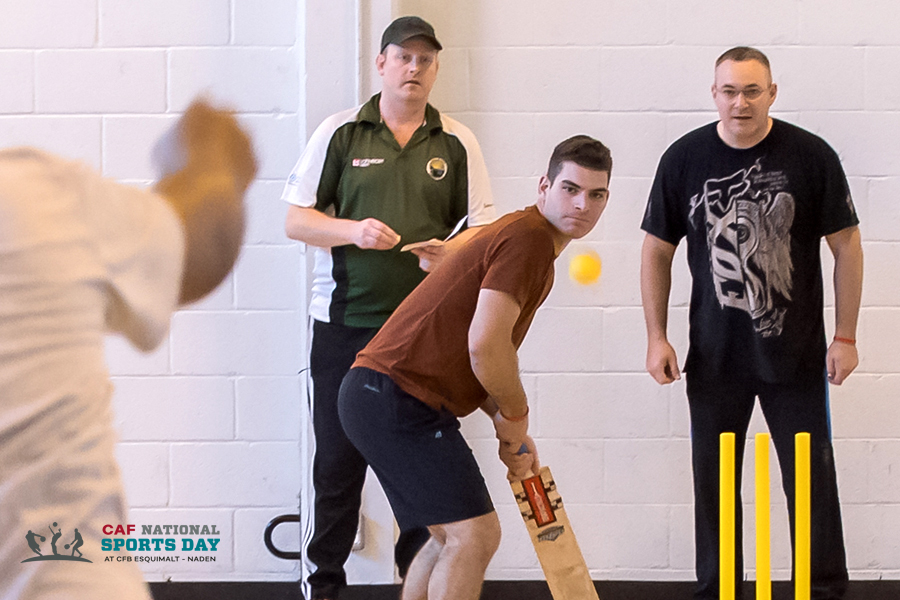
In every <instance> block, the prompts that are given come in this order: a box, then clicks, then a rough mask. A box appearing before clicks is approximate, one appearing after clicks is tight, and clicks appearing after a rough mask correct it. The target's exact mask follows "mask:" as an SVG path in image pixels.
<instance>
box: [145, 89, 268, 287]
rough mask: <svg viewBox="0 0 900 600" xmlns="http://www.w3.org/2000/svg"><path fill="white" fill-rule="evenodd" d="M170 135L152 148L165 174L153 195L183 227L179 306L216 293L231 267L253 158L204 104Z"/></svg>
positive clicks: (230, 124) (234, 129) (229, 125)
mask: <svg viewBox="0 0 900 600" xmlns="http://www.w3.org/2000/svg"><path fill="white" fill-rule="evenodd" d="M171 135H172V137H171V138H167V139H164V140H163V142H162V143H161V144H160V146H158V148H157V150H158V152H159V153H158V154H157V155H156V156H155V158H156V160H157V164H158V165H159V166H161V167H162V168H163V170H164V171H167V173H166V174H164V176H163V177H162V179H160V181H159V182H158V183H157V184H156V186H155V191H156V192H157V193H159V194H160V195H162V196H163V197H165V198H166V200H167V201H168V202H169V204H171V205H172V207H173V208H174V209H175V212H176V213H177V214H178V216H179V218H180V219H181V221H182V223H183V226H184V232H185V257H184V272H183V275H182V281H181V294H180V297H179V303H180V304H188V303H190V302H194V301H196V300H199V299H200V298H202V297H203V296H205V295H206V294H208V293H209V292H211V291H212V290H213V289H215V287H216V286H218V285H219V283H221V282H222V280H223V279H224V278H225V277H226V276H227V275H228V273H229V272H230V271H231V268H232V267H233V266H234V262H235V260H236V259H237V256H238V254H239V253H240V249H241V242H242V240H243V236H244V194H245V193H246V191H247V187H248V186H249V185H250V182H252V181H253V178H254V177H255V176H256V158H255V156H254V154H253V147H252V145H251V142H250V138H249V137H248V136H247V134H246V133H244V131H243V130H241V128H240V127H239V126H238V124H237V121H236V120H235V118H234V117H233V116H232V115H231V113H229V112H227V111H223V110H218V109H215V108H213V107H211V106H210V105H209V104H207V103H206V102H204V101H196V102H194V103H193V104H191V106H190V107H188V109H187V111H186V112H185V114H184V116H183V117H182V118H181V119H180V120H179V122H178V123H177V125H176V126H175V129H174V130H173V132H172V134H171ZM167 167H168V168H167ZM174 169H178V170H174ZM173 171H174V172H173Z"/></svg>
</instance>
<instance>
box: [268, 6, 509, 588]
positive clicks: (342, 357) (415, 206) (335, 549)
mask: <svg viewBox="0 0 900 600" xmlns="http://www.w3.org/2000/svg"><path fill="white" fill-rule="evenodd" d="M440 50H441V44H440V42H438V40H437V37H435V33H434V29H433V28H432V27H431V25H429V24H428V23H426V22H425V21H423V20H422V19H420V18H418V17H401V18H399V19H397V20H395V21H394V22H393V23H391V24H390V25H389V26H388V28H387V29H386V30H385V31H384V35H383V36H382V38H381V53H380V54H379V55H378V57H377V58H376V59H375V64H376V66H377V68H378V73H379V75H381V79H382V91H381V92H380V93H379V94H376V95H375V96H373V97H372V98H371V99H370V100H369V101H368V102H366V103H365V104H363V105H362V106H359V107H356V108H353V109H350V110H346V111H343V112H339V113H337V114H335V115H332V116H331V117H329V118H327V119H326V120H325V121H324V122H323V123H322V124H321V125H320V126H319V127H318V129H317V130H316V131H315V133H313V135H312V137H311V138H310V140H309V144H308V145H307V147H306V149H305V150H304V152H303V155H302V156H301V157H300V160H299V161H297V165H296V166H295V167H294V170H293V171H292V172H291V175H290V178H289V179H288V182H287V185H286V186H285V189H284V193H283V194H282V199H283V200H285V201H287V202H288V203H290V204H291V206H290V207H289V209H288V214H287V221H286V224H285V230H286V232H287V235H288V237H290V238H291V239H294V240H298V241H301V242H305V243H307V244H309V245H311V246H315V247H316V258H315V277H314V281H313V289H312V300H311V303H310V308H309V313H310V321H311V330H312V335H311V339H312V344H311V349H310V379H311V381H310V386H309V389H310V403H309V406H310V421H311V423H312V431H313V434H314V435H313V437H314V443H311V444H310V453H309V455H310V456H311V457H312V464H311V465H310V467H311V469H312V477H311V478H310V477H304V478H303V481H304V484H303V490H302V500H301V510H300V513H301V531H302V532H303V533H302V541H301V553H302V557H303V558H302V564H301V586H302V588H303V593H304V596H305V597H306V599H307V600H321V599H334V598H336V597H337V595H338V593H339V592H340V590H341V588H343V587H344V586H345V585H346V576H345V573H344V563H345V562H346V560H347V557H348V556H349V555H350V550H351V547H352V545H353V540H354V537H355V535H356V528H357V524H358V522H359V507H360V497H361V493H362V486H363V482H364V480H365V474H366V463H365V461H364V460H363V458H362V456H360V454H359V453H358V452H357V451H356V449H355V448H354V447H353V445H352V444H351V443H350V442H349V441H348V440H347V438H346V436H345V435H344V431H343V429H341V425H340V421H339V419H338V414H337V395H338V389H339V388H340V385H341V380H342V379H343V378H344V375H345V374H346V373H347V371H348V370H349V368H350V365H351V364H352V363H353V360H354V358H355V357H356V353H357V352H359V351H360V350H361V349H362V348H363V347H364V346H365V345H366V343H368V341H369V340H370V339H372V337H373V336H374V335H375V333H376V332H377V331H378V329H379V328H380V327H381V326H382V325H383V324H384V322H385V321H386V320H387V318H388V317H389V316H390V314H391V313H392V312H393V311H394V309H395V308H397V306H398V305H399V304H400V302H402V301H403V299H404V298H405V297H406V296H407V294H409V293H410V292H411V291H412V290H413V288H415V287H416V285H418V284H419V282H421V281H422V279H424V278H425V276H426V275H427V272H428V271H430V270H432V269H433V268H434V267H435V266H437V264H438V263H439V262H440V261H441V260H442V258H443V257H444V256H446V254H447V253H450V252H453V250H454V248H458V247H459V246H460V245H461V244H463V243H465V241H466V240H467V239H468V238H469V237H471V235H472V234H473V233H474V231H473V228H475V227H478V226H480V225H486V224H488V223H490V222H491V221H493V220H494V216H495V215H494V207H493V200H492V197H491V190H490V183H489V180H488V174H487V169H486V167H485V165H484V159H483V157H482V155H481V149H480V148H479V147H478V142H477V141H476V140H475V137H474V136H473V135H472V132H471V131H469V130H468V129H467V128H466V127H465V126H463V125H461V124H460V123H458V122H457V121H455V120H454V119H451V118H450V117H447V116H446V115H442V114H440V113H439V112H438V111H437V109H435V108H434V107H433V106H431V105H430V104H428V95H429V94H430V92H431V88H432V86H433V85H434V82H435V79H436V78H437V73H438V51H440ZM464 220H465V222H466V224H467V228H465V229H463V230H462V232H461V233H459V234H457V235H455V236H453V237H452V239H451V240H450V241H448V242H446V243H438V242H436V243H435V244H433V245H429V246H425V247H421V248H417V249H414V250H412V251H411V252H403V251H401V250H400V249H401V247H402V246H404V245H406V244H409V243H413V242H421V241H426V240H435V241H436V240H445V239H446V238H447V236H449V235H450V234H451V232H453V231H454V229H455V226H456V225H457V224H459V223H460V222H462V221H464ZM310 479H311V482H310ZM427 536H428V532H427V531H425V530H422V531H412V532H401V535H400V539H399V540H398V541H397V547H396V560H397V565H398V567H399V569H400V574H401V576H403V575H404V574H405V571H406V568H407V567H408V566H409V562H410V561H411V560H412V557H413V556H414V554H415V552H416V551H417V550H418V548H419V547H420V546H421V545H422V544H424V542H425V541H426V540H427Z"/></svg>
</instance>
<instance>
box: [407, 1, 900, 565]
mask: <svg viewBox="0 0 900 600" xmlns="http://www.w3.org/2000/svg"><path fill="white" fill-rule="evenodd" d="M395 13H396V14H398V15H399V14H419V15H421V16H423V17H425V18H426V19H428V20H429V21H431V22H432V24H433V25H434V26H435V28H436V30H437V33H438V37H439V39H440V40H441V42H442V43H443V44H444V47H445V51H444V52H443V53H442V57H441V72H440V75H439V77H438V83H437V86H436V87H435V92H434V94H433V100H434V103H435V105H436V106H438V107H439V108H442V109H444V110H446V111H448V112H451V113H452V114H454V116H456V117H457V118H459V119H460V120H461V121H463V122H464V123H466V124H468V125H469V126H470V127H472V129H473V130H474V131H475V133H476V135H477V136H478V138H479V140H480V142H481V144H482V147H483V149H484V153H485V157H486V160H487V163H488V169H489V170H490V172H491V175H492V180H493V183H494V188H495V193H496V195H497V200H498V203H499V205H500V207H501V209H502V210H504V211H508V210H513V209H516V208H520V207H522V206H525V205H527V204H530V203H532V202H533V201H534V198H535V190H536V187H537V178H538V176H539V175H540V174H542V173H543V172H544V169H545V168H546V161H547V159H548V158H549V154H550V151H551V150H552V148H553V146H554V145H555V144H556V143H557V142H559V141H560V140H562V139H564V138H565V137H567V136H569V135H573V134H575V133H588V134H591V135H594V136H596V137H598V138H599V139H601V140H603V141H604V142H606V143H607V144H608V145H609V146H610V148H611V149H612V152H613V157H614V161H615V167H614V173H613V178H612V184H611V190H612V195H611V200H610V204H609V208H608V209H607V211H606V213H605V214H604V216H603V217H602V219H601V224H600V225H599V226H598V227H597V229H596V230H595V231H594V233H593V234H592V235H591V236H590V237H589V238H588V239H586V240H584V241H582V242H580V243H576V244H573V245H572V246H571V248H570V249H569V250H567V251H566V253H565V254H564V255H563V257H561V259H560V272H561V273H562V274H561V275H560V277H558V279H557V283H556V287H555V289H554V291H553V292H552V294H551V296H550V298H549V299H548V301H547V303H546V305H545V307H544V308H542V309H541V311H540V312H539V313H538V317H537V319H536V320H535V323H534V326H533V328H532V331H531V333H530V334H529V337H528V338H527V340H526V342H525V344H524V346H523V348H522V352H521V366H522V368H523V370H524V371H525V372H526V378H527V380H528V383H529V389H530V391H531V402H532V404H533V406H534V408H533V410H534V413H533V414H534V417H535V418H534V421H533V423H534V429H535V432H536V434H537V442H538V448H539V450H540V451H541V454H542V459H543V460H544V461H545V463H546V464H549V465H552V466H553V469H554V473H555V474H556V475H557V481H558V482H559V485H560V489H561V490H562V492H563V494H564V495H565V497H566V499H567V500H568V502H569V513H570V515H571V516H572V520H573V523H574V526H575V528H576V530H577V532H578V534H579V537H580V540H581V544H582V547H583V549H584V551H585V554H586V558H587V561H588V565H589V567H590V568H591V571H592V573H593V574H594V576H595V578H600V579H602V578H613V579H682V578H683V579H690V578H692V576H693V574H692V569H693V525H692V520H693V516H692V508H691V502H692V494H691V487H690V486H691V475H690V448H689V442H688V433H689V425H688V416H687V409H686V400H685V396H684V388H683V385H681V384H677V385H674V386H671V387H665V388H663V387H660V386H657V385H656V384H655V383H654V382H653V381H652V380H651V378H650V377H649V375H647V374H645V373H644V353H645V333H644V324H643V315H642V312H641V309H640V293H639V285H638V268H639V264H640V257H639V254H640V243H641V240H642V238H643V234H642V232H641V231H640V230H639V224H640V219H641V215H642V212H643V208H644V204H645V202H646V198H647V194H648V191H649V188H650V184H651V180H652V177H653V174H654V172H655V169H656V164H657V161H658V159H659V156H660V155H661V154H662V152H663V150H664V149H665V148H666V147H667V146H668V144H669V143H671V142H672V141H674V140H675V139H677V138H678V137H679V136H681V135H682V134H683V133H685V132H687V131H688V130H690V129H692V128H694V127H696V126H699V125H701V124H703V123H706V122H709V121H711V120H713V119H714V118H715V115H716V113H715V107H714V105H713V102H712V99H711V97H710V92H709V88H710V84H711V83H712V75H713V63H714V61H715V59H716V57H717V56H718V55H719V54H720V53H721V52H723V51H724V50H726V49H727V48H729V47H731V46H734V45H738V44H748V45H756V46H759V47H760V48H762V49H763V50H764V51H766V52H767V53H768V54H769V57H770V59H771V60H772V66H773V72H774V77H775V81H776V82H777V83H778V84H779V96H778V99H777V100H776V103H775V105H774V107H773V109H774V114H775V115H776V116H778V117H780V118H784V119H787V120H789V121H793V122H795V123H798V124H799V125H801V126H803V127H806V128H808V129H810V130H812V131H814V132H816V133H819V134H820V135H822V136H823V137H825V138H826V139H827V140H828V141H829V142H830V143H831V144H832V145H833V146H834V147H835V149H836V150H837V151H838V153H839V154H840V156H841V158H842V160H843V163H844V167H845V169H846V171H847V174H848V176H849V178H850V183H851V187H852V191H853V194H854V200H855V202H856V205H857V208H858V211H859V213H860V218H861V220H862V225H861V229H862V233H863V239H864V246H865V252H866V265H865V278H866V280H865V287H864V296H863V303H864V306H863V309H862V315H861V319H860V325H859V334H858V337H859V348H860V355H861V360H862V363H861V365H860V367H859V370H858V371H857V373H856V374H854V375H853V376H852V377H851V378H850V380H849V381H848V382H847V383H846V384H845V385H843V386H842V387H839V388H836V387H832V406H833V422H834V434H835V438H836V452H837V461H838V467H839V477H840V486H841V494H842V500H843V512H844V519H845V529H846V540H847V547H848V555H849V563H850V568H851V571H852V576H853V577H854V578H877V577H884V578H897V577H900V545H898V542H897V540H898V539H900V477H898V468H900V467H898V465H900V433H898V432H900V411H898V410H897V404H896V403H897V400H898V396H900V367H898V362H897V357H898V355H900V342H898V341H897V340H898V338H900V286H898V283H897V273H898V271H897V266H896V265H897V264H898V260H900V202H898V201H897V194H898V193H900V141H898V140H900V119H898V114H900V112H898V111H900V84H898V83H897V78H896V77H895V76H894V73H895V71H896V70H897V67H898V65H900V49H898V46H897V44H898V43H900V41H898V40H900V38H898V37H897V35H896V31H897V27H898V25H900V16H898V14H897V12H896V7H895V6H894V4H893V3H891V2H887V1H878V0H864V1H862V2H846V1H840V0H829V1H827V2H812V1H808V0H791V1H780V0H778V1H776V0H754V1H752V2H741V3H739V2H725V3H722V2H712V1H709V0H690V1H687V2H683V1H675V0H648V1H646V2H637V3H636V2H624V1H619V0H601V1H594V0H568V1H566V2H546V1H542V0H491V1H490V2H482V1H478V0H462V1H461V2H456V3H434V2H428V1H425V0H400V1H399V2H397V3H396V5H395ZM585 247H592V248H594V249H595V250H596V251H597V252H599V253H600V255H601V256H602V258H603V275H602V278H601V282H600V283H599V285H597V286H593V287H585V288H582V287H578V286H577V285H575V284H573V283H572V282H570V281H569V280H568V278H567V277H566V276H565V274H564V273H565V268H566V264H567V259H568V257H569V256H571V255H572V254H573V253H574V252H577V251H578V250H579V249H583V248H585ZM824 255H825V263H826V265H827V267H826V268H827V269H828V270H827V271H826V272H827V273H828V274H827V275H826V295H827V298H828V299H829V300H828V302H829V303H831V298H832V291H831V290H832V286H831V283H830V281H828V280H829V279H830V268H831V264H832V262H831V260H830V255H829V253H828V251H827V249H824ZM676 265H677V267H676V271H675V276H674V277H675V279H674V286H673V293H672V307H673V308H672V314H671V317H670V321H671V323H670V338H671V339H672V341H673V343H674V345H675V346H676V350H677V351H678V352H679V356H680V357H681V358H682V359H683V357H684V355H685V350H686V338H687V308H686V307H687V301H688V295H689V281H690V280H689V275H688V273H687V268H686V266H685V258H684V249H683V248H681V249H680V250H679V252H678V254H677V255H676ZM826 323H827V326H828V329H829V331H831V330H832V329H833V312H832V311H831V310H830V309H829V310H828V311H827V317H826ZM478 421H479V416H478V415H473V416H472V417H470V418H469V419H468V422H466V423H465V429H466V431H467V433H468V434H469V435H470V437H472V438H473V439H474V440H475V441H474V442H473V443H474V445H475V448H476V450H477V452H478V454H479V460H480V461H481V464H482V465H483V466H484V471H485V474H486V477H487V479H488V480H489V486H490V487H491V491H492V494H493V497H494V499H495V502H496V503H497V504H498V505H499V506H498V510H499V511H500V514H501V517H502V521H503V528H504V538H503V542H502V545H501V549H500V551H499V552H498V554H497V556H496V557H495V559H494V562H493V564H492V566H491V568H490V571H489V573H488V576H489V577H493V578H538V577H540V570H539V566H538V565H537V563H536V561H535V559H534V556H533V553H532V551H531V549H530V547H529V544H528V541H527V538H526V536H525V534H524V532H523V529H522V527H521V524H520V523H519V517H518V515H517V514H516V510H515V508H514V505H513V502H512V499H511V497H510V494H509V490H508V489H507V486H506V483H505V481H504V478H503V469H502V468H501V466H500V464H499V462H498V461H497V459H496V449H495V442H494V440H493V436H492V432H491V430H490V427H489V426H488V425H487V424H486V423H484V422H478ZM481 421H485V419H481ZM764 428H765V426H764V423H763V422H762V420H761V419H760V417H759V415H758V414H756V415H755V416H754V421H753V426H752V431H760V430H764ZM751 433H752V432H751ZM752 451H753V445H752V443H751V444H748V447H747V453H748V456H750V457H751V459H750V460H749V462H748V464H747V465H745V485H744V495H745V498H747V499H749V500H751V501H752V496H753V489H752V470H751V469H752ZM772 460H773V469H776V468H777V464H776V462H775V459H774V458H773V459H772ZM774 473H775V472H774V471H773V474H774ZM773 481H777V477H773ZM774 485H779V484H774ZM772 497H773V499H774V501H773V502H774V505H775V506H774V513H773V565H774V569H775V570H776V576H779V577H782V578H786V577H788V576H789V568H790V567H789V565H790V560H789V556H790V549H789V537H788V530H787V512H786V509H785V507H784V500H783V495H782V494H781V492H780V490H779V489H775V488H774V487H773V494H772ZM745 516H746V521H747V525H746V528H747V531H746V534H745V539H746V540H747V543H746V544H745V545H746V550H747V552H746V555H747V563H746V564H747V568H748V570H750V574H751V576H752V569H753V566H754V559H753V556H754V553H753V548H754V542H753V534H752V531H753V530H752V527H753V511H752V506H748V510H747V511H745Z"/></svg>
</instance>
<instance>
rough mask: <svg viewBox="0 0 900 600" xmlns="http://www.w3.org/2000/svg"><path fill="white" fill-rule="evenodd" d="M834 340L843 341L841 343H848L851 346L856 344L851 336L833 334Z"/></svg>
mask: <svg viewBox="0 0 900 600" xmlns="http://www.w3.org/2000/svg"><path fill="white" fill-rule="evenodd" d="M834 341H836V342H843V343H845V344H850V345H851V346H855V345H856V340H854V339H853V338H845V337H839V336H834Z"/></svg>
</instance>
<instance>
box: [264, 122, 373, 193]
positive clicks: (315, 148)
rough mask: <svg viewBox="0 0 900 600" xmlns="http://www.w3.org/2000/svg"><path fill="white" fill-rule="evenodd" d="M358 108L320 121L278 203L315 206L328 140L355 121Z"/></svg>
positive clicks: (329, 142) (329, 141)
mask: <svg viewBox="0 0 900 600" xmlns="http://www.w3.org/2000/svg"><path fill="white" fill-rule="evenodd" d="M361 108H362V107H361V106H357V107H356V108H350V109H348V110H344V111H341V112H339V113H336V114H333V115H331V116H330V117H328V118H327V119H325V120H324V121H322V124H321V125H319V126H318V127H317V128H316V130H315V131H314V132H313V134H312V136H310V138H309V142H308V143H307V144H306V148H305V149H304V150H303V153H302V154H301V155H300V158H299V160H297V164H296V165H294V168H293V170H292V171H291V174H290V176H289V177H288V180H287V183H285V185H284V191H283V192H282V193H281V199H282V200H284V201H285V202H288V203H289V204H294V205H295V206H302V207H304V208H308V207H311V206H315V205H316V192H317V191H318V189H319V180H320V179H321V178H322V168H323V167H324V165H325V157H326V156H327V154H328V146H329V144H331V138H332V137H333V136H334V132H335V131H337V130H338V129H339V128H340V127H341V125H345V124H346V123H350V122H351V121H353V120H355V119H356V116H357V115H358V114H359V111H360V109H361Z"/></svg>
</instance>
